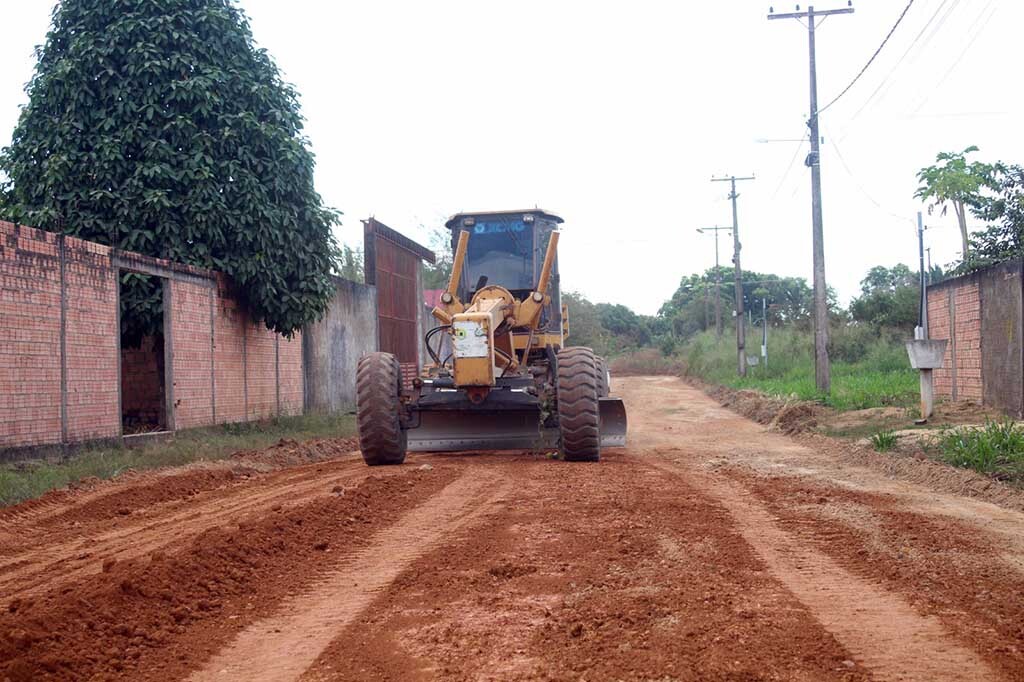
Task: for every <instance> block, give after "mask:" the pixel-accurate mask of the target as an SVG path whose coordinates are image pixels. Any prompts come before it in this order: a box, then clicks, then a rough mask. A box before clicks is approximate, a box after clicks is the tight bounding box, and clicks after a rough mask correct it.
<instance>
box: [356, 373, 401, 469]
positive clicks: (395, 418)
mask: <svg viewBox="0 0 1024 682" xmlns="http://www.w3.org/2000/svg"><path fill="white" fill-rule="evenodd" d="M401 397H402V370H401V368H400V367H399V365H398V359H397V358H396V357H395V356H394V355H392V354H391V353H370V354H368V355H364V356H363V357H362V358H360V359H359V366H358V368H357V369H356V426H357V427H358V430H359V449H360V450H361V451H362V453H363V461H365V462H366V463H367V464H369V465H370V466H372V467H373V466H381V465H384V464H401V463H402V462H404V461H405V452H406V443H407V440H408V437H407V434H406V432H405V430H404V429H402V423H401V421H400V419H399V415H400V412H401Z"/></svg>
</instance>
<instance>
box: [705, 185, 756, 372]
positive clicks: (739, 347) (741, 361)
mask: <svg viewBox="0 0 1024 682" xmlns="http://www.w3.org/2000/svg"><path fill="white" fill-rule="evenodd" d="M753 179H754V176H753V175H751V176H749V177H745V178H737V177H736V176H735V175H730V176H729V177H726V178H711V182H728V183H730V187H731V188H732V191H730V192H729V198H730V199H732V262H733V265H735V266H736V371H737V373H738V374H739V375H740V376H741V377H745V376H747V326H746V324H744V321H743V268H742V267H740V223H739V218H737V217H736V198H737V197H739V194H737V193H736V182H737V181H743V180H753Z"/></svg>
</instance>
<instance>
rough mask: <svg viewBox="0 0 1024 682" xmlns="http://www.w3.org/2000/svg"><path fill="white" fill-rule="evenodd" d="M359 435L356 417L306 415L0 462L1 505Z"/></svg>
mask: <svg viewBox="0 0 1024 682" xmlns="http://www.w3.org/2000/svg"><path fill="white" fill-rule="evenodd" d="M354 434H355V417H353V416H352V415H347V414H346V415H330V416H328V415H304V416H300V417H279V418H276V419H271V420H268V421H262V422H249V423H244V424H225V425H223V426H216V427H210V428H204V429H191V430H188V431H179V432H177V433H176V434H174V436H173V438H171V439H169V440H165V441H153V442H150V443H146V444H144V445H139V446H137V447H131V448H127V447H124V446H120V445H115V446H84V447H83V448H82V449H80V450H76V451H75V452H74V453H73V454H71V455H70V456H68V457H65V458H60V459H55V460H32V461H26V462H12V463H7V464H0V506H6V505H11V504H16V503H18V502H21V501H24V500H28V499H32V498H34V497H38V496H40V495H42V494H43V493H45V492H47V491H49V490H53V489H55V488H63V487H65V486H67V485H70V484H72V483H75V482H77V481H81V480H83V479H86V478H90V477H96V478H114V477H115V476H118V475H120V474H122V473H124V472H126V471H128V470H135V471H141V470H144V469H158V468H161V467H172V466H180V465H183V464H189V463H192V462H201V461H214V460H218V459H225V458H227V457H230V456H231V455H232V454H234V453H235V452H238V451H239V450H255V449H260V448H265V447H267V446H269V445H272V444H274V443H276V442H277V441H278V440H280V439H282V438H291V439H294V440H304V439H308V438H316V437H332V438H333V437H346V436H352V435H354Z"/></svg>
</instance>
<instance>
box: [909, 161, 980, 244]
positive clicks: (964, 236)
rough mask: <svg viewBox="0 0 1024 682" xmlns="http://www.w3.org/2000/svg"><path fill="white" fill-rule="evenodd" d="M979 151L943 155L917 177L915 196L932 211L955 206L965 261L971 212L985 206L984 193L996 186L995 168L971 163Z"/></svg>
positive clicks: (976, 162) (944, 210) (919, 172)
mask: <svg viewBox="0 0 1024 682" xmlns="http://www.w3.org/2000/svg"><path fill="white" fill-rule="evenodd" d="M976 151H978V148H977V147H975V146H971V147H968V148H967V149H965V150H963V151H962V152H942V153H941V154H939V155H938V156H936V157H935V164H934V165H931V166H926V167H925V168H922V169H921V170H920V171H918V173H917V180H918V182H920V183H921V184H920V186H918V188H917V191H916V192H914V196H915V197H917V198H918V199H923V200H925V201H931V202H932V203H931V204H929V206H928V211H929V213H931V211H933V210H934V209H935V208H941V210H942V213H943V214H945V212H946V205H947V204H952V206H953V212H954V213H955V214H956V219H957V224H958V225H959V226H960V240H961V244H962V247H963V257H964V260H967V259H968V258H969V256H970V237H969V235H968V233H967V210H968V209H971V208H975V209H976V208H979V207H980V206H982V205H983V204H984V202H985V197H984V195H983V193H982V190H983V189H985V188H986V187H991V186H992V177H993V172H994V169H995V167H994V166H993V165H992V164H988V163H982V162H980V161H971V162H968V160H967V155H968V154H971V153H973V152H976Z"/></svg>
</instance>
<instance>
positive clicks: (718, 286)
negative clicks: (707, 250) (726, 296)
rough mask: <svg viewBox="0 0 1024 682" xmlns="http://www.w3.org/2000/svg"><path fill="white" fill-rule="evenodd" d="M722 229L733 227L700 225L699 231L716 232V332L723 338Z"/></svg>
mask: <svg viewBox="0 0 1024 682" xmlns="http://www.w3.org/2000/svg"><path fill="white" fill-rule="evenodd" d="M722 230H725V231H726V232H730V231H731V230H732V228H729V227H719V226H718V225H715V226H714V227H698V228H697V231H698V232H700V233H701V234H707V233H708V232H714V234H715V334H716V335H717V337H718V338H722V293H721V292H722V271H721V270H719V268H718V233H719V232H721V231H722Z"/></svg>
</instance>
